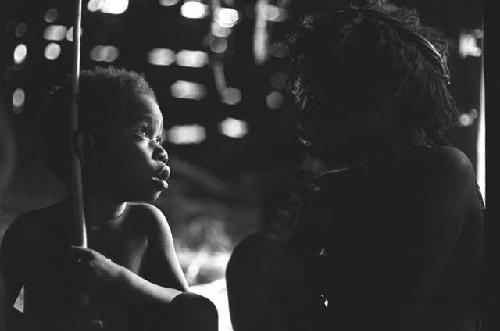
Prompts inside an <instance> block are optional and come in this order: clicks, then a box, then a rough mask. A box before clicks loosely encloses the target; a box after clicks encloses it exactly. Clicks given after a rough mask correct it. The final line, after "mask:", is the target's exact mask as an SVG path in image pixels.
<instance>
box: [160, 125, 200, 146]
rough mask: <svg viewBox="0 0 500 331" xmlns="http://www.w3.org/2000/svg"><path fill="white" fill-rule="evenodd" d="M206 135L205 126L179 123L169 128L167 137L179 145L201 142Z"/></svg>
mask: <svg viewBox="0 0 500 331" xmlns="http://www.w3.org/2000/svg"><path fill="white" fill-rule="evenodd" d="M205 136H206V133H205V128H204V127H202V126H200V125H198V124H189V125H177V126H173V127H171V128H170V129H169V130H167V139H168V140H169V141H170V142H171V143H173V144H179V145H185V144H199V143H201V142H202V141H203V140H205Z"/></svg>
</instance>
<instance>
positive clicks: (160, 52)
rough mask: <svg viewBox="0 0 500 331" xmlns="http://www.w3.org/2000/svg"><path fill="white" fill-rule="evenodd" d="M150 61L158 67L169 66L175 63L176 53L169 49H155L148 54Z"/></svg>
mask: <svg viewBox="0 0 500 331" xmlns="http://www.w3.org/2000/svg"><path fill="white" fill-rule="evenodd" d="M148 61H149V63H151V64H154V65H156V66H169V65H171V64H172V63H173V62H174V61H175V53H174V51H172V50H171V49H168V48H153V49H152V50H150V51H149V53H148Z"/></svg>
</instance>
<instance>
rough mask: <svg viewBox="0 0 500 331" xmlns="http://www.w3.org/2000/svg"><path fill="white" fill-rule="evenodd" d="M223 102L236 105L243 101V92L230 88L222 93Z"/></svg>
mask: <svg viewBox="0 0 500 331" xmlns="http://www.w3.org/2000/svg"><path fill="white" fill-rule="evenodd" d="M221 97H222V102H223V103H225V104H228V105H235V104H237V103H238V102H240V101H241V91H240V90H239V89H237V88H234V87H228V88H226V89H225V90H224V91H223V92H222V96H221Z"/></svg>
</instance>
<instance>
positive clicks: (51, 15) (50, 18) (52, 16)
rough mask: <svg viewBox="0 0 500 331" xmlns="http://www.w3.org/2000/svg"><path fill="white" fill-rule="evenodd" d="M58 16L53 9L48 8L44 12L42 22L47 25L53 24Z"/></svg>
mask: <svg viewBox="0 0 500 331" xmlns="http://www.w3.org/2000/svg"><path fill="white" fill-rule="evenodd" d="M58 15H59V12H58V11H57V9H55V8H50V9H48V10H47V11H46V12H45V16H44V18H43V19H44V20H45V22H47V23H54V21H55V20H57V16H58Z"/></svg>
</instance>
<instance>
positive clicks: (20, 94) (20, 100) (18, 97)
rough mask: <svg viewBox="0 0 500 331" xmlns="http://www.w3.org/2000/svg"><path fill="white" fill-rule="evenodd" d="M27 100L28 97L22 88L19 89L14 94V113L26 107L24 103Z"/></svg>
mask: <svg viewBox="0 0 500 331" xmlns="http://www.w3.org/2000/svg"><path fill="white" fill-rule="evenodd" d="M25 100H26V95H25V94H24V90H23V89H22V88H17V89H16V90H15V91H14V93H13V94H12V105H13V106H14V108H15V109H14V111H16V108H17V109H19V108H21V107H23V106H24V102H25Z"/></svg>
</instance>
